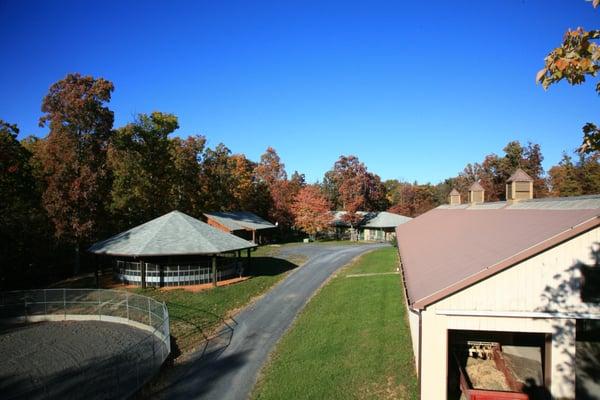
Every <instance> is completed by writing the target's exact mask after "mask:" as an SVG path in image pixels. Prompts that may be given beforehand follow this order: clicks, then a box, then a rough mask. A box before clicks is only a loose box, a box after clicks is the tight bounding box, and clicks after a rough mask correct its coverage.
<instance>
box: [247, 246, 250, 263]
mask: <svg viewBox="0 0 600 400" xmlns="http://www.w3.org/2000/svg"><path fill="white" fill-rule="evenodd" d="M246 257H247V258H248V267H250V249H247V250H246Z"/></svg>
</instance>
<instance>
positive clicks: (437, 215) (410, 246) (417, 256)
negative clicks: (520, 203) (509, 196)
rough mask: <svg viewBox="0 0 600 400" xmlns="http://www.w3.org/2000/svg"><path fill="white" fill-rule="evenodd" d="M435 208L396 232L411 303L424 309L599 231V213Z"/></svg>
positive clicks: (505, 205)
mask: <svg viewBox="0 0 600 400" xmlns="http://www.w3.org/2000/svg"><path fill="white" fill-rule="evenodd" d="M536 204H538V205H539V206H540V208H537V209H534V208H529V209H522V208H512V207H513V205H511V204H507V203H504V207H503V208H495V209H494V208H492V209H483V208H472V207H467V208H464V206H463V207H460V206H457V207H448V206H445V207H444V208H436V209H434V210H432V211H430V212H428V213H425V214H423V215H421V216H419V217H418V218H415V219H413V220H411V221H409V222H407V223H405V224H403V225H400V226H398V227H397V228H396V233H397V237H398V249H399V251H400V256H401V259H402V268H403V272H404V279H405V282H406V290H407V295H408V299H409V303H410V304H411V306H412V307H414V308H421V309H422V308H424V307H426V306H427V305H429V304H432V303H434V302H436V301H438V300H440V299H442V298H444V297H447V296H448V295H450V294H452V293H455V292H457V291H459V290H461V289H463V288H465V287H467V286H469V285H472V284H474V283H476V282H478V281H480V280H482V279H485V278H487V277H488V276H491V275H492V274H495V273H497V272H499V271H501V270H503V269H505V268H508V267H510V266H513V265H515V264H517V263H519V262H521V261H523V260H525V259H526V258H529V257H531V256H533V255H535V254H538V253H540V252H542V251H544V250H547V249H548V248H550V247H552V246H555V245H556V244H558V243H560V242H562V241H564V240H567V239H569V238H571V237H574V236H576V235H578V234H580V233H582V232H584V231H586V230H589V229H591V228H593V227H596V226H599V225H600V218H599V216H600V209H599V208H593V209H589V208H588V209H578V208H574V209H556V208H553V209H548V208H544V206H545V205H544V203H543V202H537V203H536Z"/></svg>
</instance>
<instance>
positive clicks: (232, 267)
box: [114, 260, 241, 286]
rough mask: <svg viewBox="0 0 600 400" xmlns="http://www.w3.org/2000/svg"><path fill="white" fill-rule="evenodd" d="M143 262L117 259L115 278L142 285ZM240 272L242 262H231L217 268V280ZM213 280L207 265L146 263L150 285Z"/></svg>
mask: <svg viewBox="0 0 600 400" xmlns="http://www.w3.org/2000/svg"><path fill="white" fill-rule="evenodd" d="M142 262H143V261H123V260H117V262H116V268H115V271H114V272H115V273H114V277H115V279H116V280H118V281H120V282H123V283H126V284H133V285H141V283H142V267H141V263H142ZM239 273H241V262H238V261H233V262H229V263H227V264H225V265H221V266H219V267H218V268H217V280H222V279H224V278H227V277H231V276H234V275H237V274H239ZM212 281H213V275H212V268H211V267H210V266H207V265H198V264H195V265H194V264H183V265H181V264H176V265H159V264H153V263H146V284H147V285H148V286H181V285H201V284H206V283H211V282H212Z"/></svg>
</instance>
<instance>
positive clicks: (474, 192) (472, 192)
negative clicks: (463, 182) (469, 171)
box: [469, 182, 484, 203]
mask: <svg viewBox="0 0 600 400" xmlns="http://www.w3.org/2000/svg"><path fill="white" fill-rule="evenodd" d="M483 195H484V190H483V186H481V185H480V184H479V182H474V183H473V184H472V185H471V187H470V188H469V203H483V202H484V200H483V199H484V197H483Z"/></svg>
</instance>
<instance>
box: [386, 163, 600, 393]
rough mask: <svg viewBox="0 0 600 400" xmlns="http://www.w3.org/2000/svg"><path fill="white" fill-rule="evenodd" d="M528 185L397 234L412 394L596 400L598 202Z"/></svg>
mask: <svg viewBox="0 0 600 400" xmlns="http://www.w3.org/2000/svg"><path fill="white" fill-rule="evenodd" d="M529 179H531V178H529V177H528V176H527V174H525V173H524V172H523V171H519V172H518V173H516V174H515V175H513V177H511V179H510V180H509V181H508V182H507V192H506V193H507V198H508V200H507V201H504V202H490V203H485V202H482V200H483V199H484V198H485V197H484V193H483V188H482V187H481V185H474V187H472V188H471V190H472V191H477V192H481V193H470V195H469V200H474V201H473V202H471V201H470V202H468V203H465V204H460V200H458V201H456V199H455V198H452V199H451V200H452V201H451V204H452V203H453V204H452V205H443V206H440V207H438V208H436V209H434V210H432V211H430V212H427V213H425V214H423V215H421V216H419V217H417V218H415V219H413V220H411V221H409V222H407V223H405V224H402V225H400V226H398V228H397V229H396V234H397V238H398V250H399V254H400V258H401V268H402V273H403V279H404V284H405V290H406V297H407V307H408V311H409V313H408V314H409V322H410V328H411V336H412V342H413V350H414V354H415V359H416V366H417V371H418V376H419V383H420V394H421V398H422V399H425V400H429V399H432V400H440V399H459V398H460V396H461V395H463V396H464V397H463V398H467V399H477V398H479V399H486V398H488V399H490V398H503V399H538V398H539V399H545V398H554V399H575V398H578V399H588V398H589V399H598V398H600V386H599V383H598V382H599V381H600V379H599V378H600V377H599V375H598V374H599V373H598V371H600V365H599V360H600V334H599V333H600V329H599V328H600V324H599V323H600V303H599V300H600V285H599V283H600V281H599V270H600V267H599V265H598V260H599V256H600V218H599V217H600V196H588V197H573V198H544V199H534V198H533V197H534V196H533V192H532V191H533V185H531V184H530V181H529ZM453 194H454V196H456V195H457V193H455V192H454V193H453ZM477 200H478V201H479V202H476V201H477ZM486 368H487V370H486ZM484 373H489V374H491V375H493V374H496V375H497V382H491V381H489V382H485V379H483V378H482V376H483V375H482V374H484ZM491 375H486V377H487V378H489V377H490V376H491ZM487 378H486V379H487ZM486 396H487V397H486Z"/></svg>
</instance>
